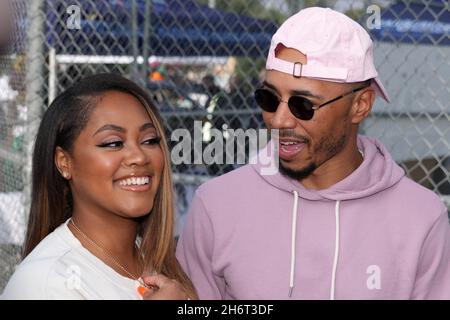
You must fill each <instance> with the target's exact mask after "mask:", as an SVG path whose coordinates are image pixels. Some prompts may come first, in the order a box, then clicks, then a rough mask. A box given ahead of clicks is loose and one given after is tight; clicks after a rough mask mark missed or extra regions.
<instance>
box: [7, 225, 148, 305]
mask: <svg viewBox="0 0 450 320" xmlns="http://www.w3.org/2000/svg"><path fill="white" fill-rule="evenodd" d="M68 222H69V220H67V221H66V222H65V223H63V224H62V225H60V226H59V227H58V228H57V229H56V230H55V231H53V232H52V233H50V234H49V235H48V236H46V237H45V238H44V239H43V240H42V241H41V242H40V243H39V244H38V245H37V246H36V248H34V250H33V251H32V252H31V253H30V254H29V255H28V256H27V257H26V258H25V259H24V260H23V261H22V263H20V265H19V266H18V267H17V269H16V271H15V272H14V274H13V275H12V277H11V279H9V282H8V284H7V285H6V288H5V290H4V291H3V294H2V295H1V296H0V299H97V300H99V299H120V300H124V299H127V300H137V299H142V298H141V296H140V295H139V293H138V291H137V288H138V286H139V285H140V284H139V282H138V281H136V280H132V279H130V278H126V277H124V276H122V275H120V274H119V273H117V272H116V271H115V270H114V269H112V268H111V267H109V266H108V265H107V264H105V263H104V262H103V261H101V260H100V259H99V258H97V257H96V256H95V255H93V254H92V253H91V252H89V251H88V250H87V249H85V248H84V247H83V246H82V245H81V243H80V241H78V239H77V238H76V237H75V236H74V235H73V234H72V232H71V231H70V229H69V228H68V226H67V223H68Z"/></svg>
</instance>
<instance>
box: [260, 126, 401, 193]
mask: <svg viewBox="0 0 450 320" xmlns="http://www.w3.org/2000/svg"><path fill="white" fill-rule="evenodd" d="M357 139H358V140H357V145H358V149H359V150H360V151H361V152H362V154H363V155H364V160H363V162H362V163H361V165H360V166H359V167H358V168H357V169H356V170H355V171H353V172H352V173H351V174H350V175H349V176H347V177H346V178H344V179H343V180H341V181H339V182H338V183H336V184H334V185H332V186H331V187H329V188H327V189H323V190H311V189H306V188H305V187H303V185H302V184H301V183H300V182H298V181H296V180H294V179H291V178H289V177H286V176H284V175H282V174H281V173H280V172H279V171H277V172H276V173H275V174H272V175H264V174H261V172H262V169H263V168H264V165H263V164H262V163H261V162H259V161H256V163H255V164H252V167H253V168H254V169H255V170H256V172H258V174H259V175H260V176H261V177H262V178H263V179H264V180H265V181H266V182H268V183H269V184H271V185H273V186H274V187H276V188H278V189H280V190H284V191H287V192H290V193H292V192H293V191H296V192H297V194H298V196H299V197H301V198H304V199H308V200H322V201H338V200H352V199H359V198H364V197H368V196H371V195H373V194H376V193H378V192H381V191H383V190H385V189H387V188H390V187H392V186H393V185H395V184H396V183H397V182H398V181H400V179H401V178H402V177H403V176H404V175H405V171H404V170H403V169H402V168H401V167H400V166H398V165H397V164H396V163H395V162H394V160H392V158H391V156H390V154H389V152H388V151H387V150H386V148H385V147H384V146H383V145H382V144H381V142H379V141H378V140H377V139H373V138H368V137H366V136H361V135H358V138H357ZM271 143H273V141H270V142H269V144H268V146H266V148H264V149H263V150H261V153H264V154H268V153H267V152H268V151H267V149H268V148H270V146H271V145H270V144H271ZM261 153H260V154H261ZM260 158H261V157H258V159H260Z"/></svg>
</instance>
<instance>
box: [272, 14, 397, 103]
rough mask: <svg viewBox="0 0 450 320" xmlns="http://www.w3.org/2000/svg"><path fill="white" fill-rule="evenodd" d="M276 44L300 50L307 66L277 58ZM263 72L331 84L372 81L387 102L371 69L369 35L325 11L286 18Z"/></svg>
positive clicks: (352, 23)
mask: <svg viewBox="0 0 450 320" xmlns="http://www.w3.org/2000/svg"><path fill="white" fill-rule="evenodd" d="M279 45H283V46H285V47H287V48H292V49H296V50H298V51H300V52H301V53H303V54H304V55H305V56H306V58H307V63H306V64H301V63H300V62H295V63H294V62H289V61H285V60H282V59H279V58H277V57H276V56H275V55H276V50H277V47H278V46H279ZM266 69H267V70H277V71H280V72H284V73H288V74H292V75H293V76H294V77H297V78H298V77H308V78H314V79H319V80H325V81H332V82H345V83H349V82H360V81H365V80H368V79H373V80H372V84H371V86H372V87H373V89H374V90H375V92H376V93H377V94H378V95H380V96H381V97H382V98H383V99H384V100H386V101H387V102H390V100H389V96H388V94H387V92H386V89H385V88H384V86H383V84H382V83H381V80H380V78H379V77H378V73H377V70H376V69H375V65H374V62H373V45H372V40H371V39H370V36H369V34H368V33H367V32H366V30H364V28H363V27H361V25H359V24H358V23H357V22H355V21H353V20H352V19H351V18H349V17H347V16H346V15H344V14H342V13H340V12H337V11H334V10H331V9H329V8H317V7H313V8H307V9H303V10H301V11H300V12H298V13H297V14H295V15H293V16H292V17H290V18H288V19H287V20H286V21H285V22H284V23H283V24H282V25H281V27H280V28H279V29H278V30H277V32H275V34H274V35H273V37H272V42H271V44H270V49H269V54H268V57H267V62H266Z"/></svg>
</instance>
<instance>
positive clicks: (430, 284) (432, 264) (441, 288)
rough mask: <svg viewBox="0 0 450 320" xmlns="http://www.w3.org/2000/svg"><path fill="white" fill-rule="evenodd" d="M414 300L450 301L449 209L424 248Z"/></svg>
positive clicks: (437, 223)
mask: <svg viewBox="0 0 450 320" xmlns="http://www.w3.org/2000/svg"><path fill="white" fill-rule="evenodd" d="M411 298H412V299H420V300H422V299H439V300H441V299H442V300H444V299H445V300H448V299H450V224H449V220H448V213H447V209H446V208H444V212H443V213H442V214H441V215H440V216H439V218H438V219H437V220H436V221H435V223H434V224H433V226H432V228H431V229H430V232H429V233H428V236H427V237H426V239H425V242H424V244H423V246H422V253H421V258H420V261H419V266H418V270H417V274H416V281H415V285H414V290H413V293H412V296H411Z"/></svg>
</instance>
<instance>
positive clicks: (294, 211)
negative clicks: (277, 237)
mask: <svg viewBox="0 0 450 320" xmlns="http://www.w3.org/2000/svg"><path fill="white" fill-rule="evenodd" d="M292 192H293V193H294V207H293V208H292V229H291V273H290V277H289V297H292V291H293V290H294V276H295V242H296V234H297V203H298V193H297V191H295V190H294V191H292Z"/></svg>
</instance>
